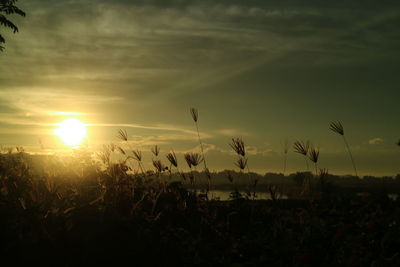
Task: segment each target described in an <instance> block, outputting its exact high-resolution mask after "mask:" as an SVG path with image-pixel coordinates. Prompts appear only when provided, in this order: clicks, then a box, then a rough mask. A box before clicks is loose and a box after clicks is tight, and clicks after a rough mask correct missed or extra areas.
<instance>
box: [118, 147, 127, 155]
mask: <svg viewBox="0 0 400 267" xmlns="http://www.w3.org/2000/svg"><path fill="white" fill-rule="evenodd" d="M117 148H118V150H119V152H121V154H124V155H126V153H125V150H124V149H123V148H122V147H120V146H118V147H117Z"/></svg>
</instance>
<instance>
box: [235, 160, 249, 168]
mask: <svg viewBox="0 0 400 267" xmlns="http://www.w3.org/2000/svg"><path fill="white" fill-rule="evenodd" d="M235 165H236V166H237V167H238V168H239V169H241V170H244V169H245V168H246V166H247V158H243V157H239V158H238V160H237V161H236V162H235Z"/></svg>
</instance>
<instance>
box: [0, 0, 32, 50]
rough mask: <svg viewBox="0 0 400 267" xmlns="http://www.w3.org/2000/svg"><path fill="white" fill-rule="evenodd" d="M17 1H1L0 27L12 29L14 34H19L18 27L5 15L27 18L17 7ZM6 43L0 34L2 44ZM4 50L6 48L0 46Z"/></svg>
mask: <svg viewBox="0 0 400 267" xmlns="http://www.w3.org/2000/svg"><path fill="white" fill-rule="evenodd" d="M17 1H18V0H0V25H2V26H4V27H7V28H10V29H11V30H12V31H13V33H17V32H18V27H17V26H16V25H15V24H14V23H13V22H11V21H10V20H9V19H8V18H7V17H6V16H5V15H12V14H17V15H20V16H22V17H25V16H26V14H25V12H24V11H22V10H21V9H19V8H18V7H16V6H15V3H16V2H17ZM5 42H6V40H5V39H4V37H3V36H1V34H0V44H2V43H3V44H4V43H5ZM3 50H4V46H1V45H0V51H3Z"/></svg>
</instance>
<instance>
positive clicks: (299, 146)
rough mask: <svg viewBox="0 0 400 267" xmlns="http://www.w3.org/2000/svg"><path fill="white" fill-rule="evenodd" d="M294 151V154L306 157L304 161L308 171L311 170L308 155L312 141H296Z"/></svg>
mask: <svg viewBox="0 0 400 267" xmlns="http://www.w3.org/2000/svg"><path fill="white" fill-rule="evenodd" d="M293 149H294V152H296V153H299V154H301V155H303V156H304V160H305V161H306V166H307V171H309V170H310V167H309V166H308V160H307V155H308V151H309V149H310V141H306V142H304V141H296V142H294V144H293Z"/></svg>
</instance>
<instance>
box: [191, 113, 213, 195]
mask: <svg viewBox="0 0 400 267" xmlns="http://www.w3.org/2000/svg"><path fill="white" fill-rule="evenodd" d="M190 114H191V115H192V119H193V121H194V123H195V124H196V130H197V137H198V139H199V144H200V149H201V156H202V161H203V163H204V172H205V174H206V177H207V192H206V195H207V194H208V191H209V190H210V186H211V173H210V171H209V169H208V167H207V163H206V157H205V155H204V148H203V142H202V140H201V137H200V131H199V125H198V124H197V121H198V119H199V112H198V110H197V109H196V108H190Z"/></svg>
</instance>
